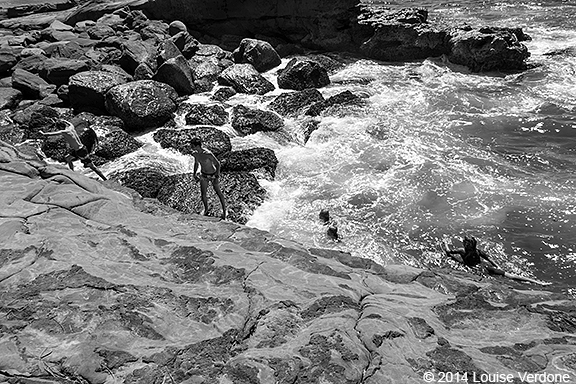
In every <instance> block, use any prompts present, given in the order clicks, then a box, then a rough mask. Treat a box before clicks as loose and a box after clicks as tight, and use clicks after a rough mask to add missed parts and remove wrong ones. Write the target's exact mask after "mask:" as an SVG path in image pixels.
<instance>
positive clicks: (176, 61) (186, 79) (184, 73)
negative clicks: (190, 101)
mask: <svg viewBox="0 0 576 384" xmlns="http://www.w3.org/2000/svg"><path fill="white" fill-rule="evenodd" d="M153 79H154V80H156V81H159V82H162V83H165V84H168V85H170V86H171V87H172V88H174V90H176V92H178V95H180V96H182V95H191V94H193V93H194V91H195V85H194V78H193V76H192V70H191V69H190V66H189V65H188V62H187V61H186V59H185V58H184V56H182V55H180V56H176V57H174V58H170V59H168V60H166V61H165V62H164V63H163V64H162V65H161V66H160V68H158V71H157V72H156V74H155V75H154V77H153Z"/></svg>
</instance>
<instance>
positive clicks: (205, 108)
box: [185, 104, 228, 125]
mask: <svg viewBox="0 0 576 384" xmlns="http://www.w3.org/2000/svg"><path fill="white" fill-rule="evenodd" d="M186 110H188V112H186V114H185V119H186V124H187V125H224V124H226V123H228V112H226V110H225V109H224V107H222V106H221V105H218V104H213V105H206V104H188V105H186Z"/></svg>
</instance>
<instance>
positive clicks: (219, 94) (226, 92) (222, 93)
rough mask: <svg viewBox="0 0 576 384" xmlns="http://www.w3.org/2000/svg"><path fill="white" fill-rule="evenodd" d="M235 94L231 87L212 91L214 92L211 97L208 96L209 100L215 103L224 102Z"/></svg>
mask: <svg viewBox="0 0 576 384" xmlns="http://www.w3.org/2000/svg"><path fill="white" fill-rule="evenodd" d="M235 94H236V91H235V90H234V88H232V87H223V86H221V87H218V88H216V89H215V90H214V92H213V93H212V96H210V98H211V99H212V100H215V101H221V102H222V101H226V100H228V99H229V98H231V97H232V96H234V95H235Z"/></svg>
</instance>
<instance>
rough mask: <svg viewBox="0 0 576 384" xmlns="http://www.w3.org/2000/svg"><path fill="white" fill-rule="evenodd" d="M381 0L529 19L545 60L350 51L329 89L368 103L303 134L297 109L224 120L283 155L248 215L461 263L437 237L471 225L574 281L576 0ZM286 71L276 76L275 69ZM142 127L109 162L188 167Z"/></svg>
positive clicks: (521, 259)
mask: <svg viewBox="0 0 576 384" xmlns="http://www.w3.org/2000/svg"><path fill="white" fill-rule="evenodd" d="M373 3H374V4H378V5H381V6H386V7H390V8H401V7H406V6H417V7H424V8H427V9H428V10H429V12H430V18H447V19H451V20H456V21H463V22H468V23H469V24H472V25H496V26H499V25H501V26H520V27H523V28H524V30H525V32H527V33H528V34H529V35H530V36H532V38H533V39H532V41H528V42H526V43H525V44H526V45H527V46H528V48H529V50H530V52H531V54H532V56H531V58H530V63H532V64H534V65H535V66H534V68H533V69H529V70H527V71H524V72H520V73H501V72H494V73H488V74H475V73H470V72H469V71H468V70H467V69H466V68H463V67H460V66H455V65H452V64H450V63H447V62H446V61H445V60H443V59H442V58H432V59H428V60H424V61H420V62H411V63H385V62H377V61H373V60H347V64H346V65H345V66H344V67H343V68H342V69H341V70H339V71H337V72H336V73H334V74H332V75H331V81H332V83H331V85H330V86H328V87H325V88H323V89H321V90H320V91H321V92H322V93H323V94H324V96H325V97H329V96H331V95H333V94H336V93H339V92H342V91H344V90H350V91H352V92H354V93H356V94H357V95H360V96H361V97H363V98H364V100H365V102H366V105H365V106H363V107H347V108H343V109H339V110H334V111H333V113H332V114H331V115H330V116H324V117H322V119H321V121H320V124H319V129H318V130H316V131H315V132H314V133H313V134H312V136H311V138H310V140H309V141H308V142H307V143H306V144H305V145H304V144H303V143H302V142H301V141H299V140H298V139H297V136H298V135H297V134H298V129H299V128H298V127H299V122H300V121H299V120H298V119H287V120H286V132H285V134H262V133H259V134H256V135H251V136H248V137H239V136H237V135H236V134H235V133H234V131H233V130H232V129H231V128H230V127H224V129H225V130H226V131H227V132H228V133H230V134H231V135H232V136H233V139H232V142H233V146H234V148H235V149H241V148H247V147H251V146H264V147H268V148H272V149H274V150H275V152H276V155H277V157H278V159H279V165H278V170H277V178H276V180H275V181H273V182H270V181H265V180H262V181H261V183H262V185H263V186H264V187H265V188H266V190H267V191H268V198H267V200H266V202H265V203H264V204H263V205H262V206H261V207H260V208H259V209H258V210H257V211H256V212H255V213H254V215H253V216H252V217H251V218H250V220H249V222H248V225H250V226H253V227H257V228H260V229H264V230H268V231H271V232H273V233H275V234H278V235H280V236H283V237H286V238H289V239H293V240H296V241H299V242H301V243H304V244H306V245H310V246H318V247H329V248H334V249H340V250H343V251H349V252H351V253H352V254H353V255H356V256H361V257H366V258H370V259H373V260H375V261H377V262H379V263H382V264H389V263H403V264H408V265H412V266H418V267H451V268H461V267H459V266H457V265H455V264H454V263H453V262H451V261H448V260H446V258H445V257H444V256H443V255H442V254H441V253H440V252H439V244H440V243H441V242H442V241H449V242H453V244H454V245H455V246H459V245H460V244H461V243H460V242H459V240H460V238H461V237H462V235H464V234H468V235H473V236H475V237H476V238H477V239H478V240H479V246H480V248H482V249H484V250H485V251H487V252H488V253H489V254H490V255H491V257H492V259H493V260H494V261H495V262H496V263H498V264H500V265H501V266H502V267H503V269H505V270H507V271H509V272H513V273H517V274H521V275H524V276H530V277H535V278H538V279H541V280H546V281H551V282H553V283H554V287H555V288H556V289H559V290H562V291H566V292H570V293H572V294H574V293H576V290H575V287H576V268H575V267H576V226H575V222H576V3H574V2H570V1H560V0H555V1H545V0H541V1H482V2H478V1H453V2H442V1H389V2H373ZM285 63H286V61H284V64H285ZM275 72H276V70H273V71H271V72H270V73H267V74H266V76H267V77H268V78H269V79H271V80H274V79H275V77H276V76H275ZM280 92H281V91H280V90H277V91H275V92H274V94H278V93H280ZM194 98H195V99H196V100H197V101H203V100H204V101H206V100H207V96H206V95H198V96H194ZM271 99H272V98H271V97H270V95H267V96H264V97H258V96H245V95H244V96H235V97H234V98H232V99H231V100H230V104H240V103H241V104H247V105H252V106H259V107H265V106H266V104H267V103H268V102H269V101H270V100H271ZM181 124H184V123H183V122H182V121H181ZM142 139H143V140H144V141H146V142H147V145H146V146H145V147H144V149H142V150H141V151H138V152H137V153H135V154H132V155H130V156H128V157H126V158H124V159H122V160H120V161H118V162H115V163H112V164H110V165H107V166H106V167H105V168H104V171H105V172H107V173H109V172H111V171H113V170H115V169H117V168H125V167H126V166H129V165H130V164H139V163H141V162H142V161H143V159H145V160H146V161H147V162H150V161H152V162H157V163H158V164H161V166H163V167H166V168H167V169H169V170H170V171H173V172H178V171H189V170H190V169H191V166H192V164H193V163H192V162H191V161H190V159H189V158H187V157H186V156H182V155H179V154H177V153H174V152H171V151H166V150H159V149H158V148H157V146H155V145H154V144H153V140H152V139H151V138H150V134H148V135H146V136H143V137H142ZM322 208H327V209H329V210H330V213H331V216H332V217H333V218H334V219H335V220H336V221H337V222H338V227H339V233H340V234H341V236H342V241H341V242H339V243H335V242H333V241H331V240H329V239H327V238H326V236H325V229H324V227H323V226H322V225H321V224H320V223H319V221H318V213H319V211H320V210H321V209H322ZM527 287H528V286H527Z"/></svg>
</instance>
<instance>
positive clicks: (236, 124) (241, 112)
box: [231, 105, 284, 135]
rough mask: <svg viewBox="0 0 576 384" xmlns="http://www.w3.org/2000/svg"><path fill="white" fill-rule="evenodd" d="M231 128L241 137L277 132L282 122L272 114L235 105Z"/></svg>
mask: <svg viewBox="0 0 576 384" xmlns="http://www.w3.org/2000/svg"><path fill="white" fill-rule="evenodd" d="M231 123H232V127H233V128H234V129H236V130H237V131H238V132H240V133H242V134H243V135H251V134H253V133H256V132H268V131H277V130H279V129H280V128H282V127H283V126H284V120H283V119H282V118H281V117H280V116H278V115H277V114H276V113H274V112H270V111H264V110H261V109H253V108H248V107H245V106H243V105H237V106H235V107H234V108H233V109H232V116H231Z"/></svg>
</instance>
